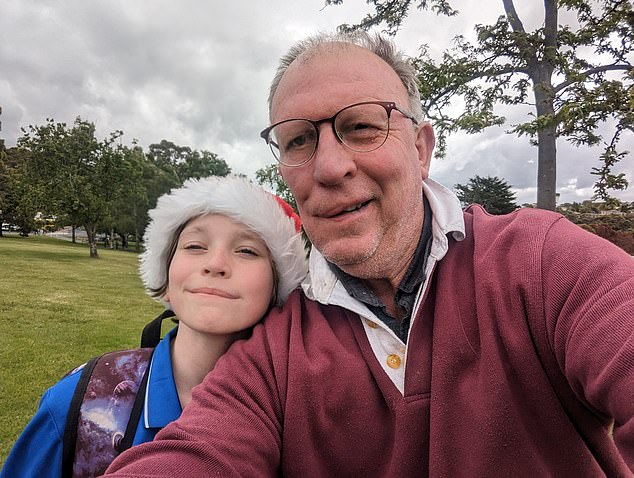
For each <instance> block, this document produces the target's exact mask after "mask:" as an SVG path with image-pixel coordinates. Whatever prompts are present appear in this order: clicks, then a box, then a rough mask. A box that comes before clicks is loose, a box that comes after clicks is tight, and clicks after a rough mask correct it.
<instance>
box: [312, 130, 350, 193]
mask: <svg viewBox="0 0 634 478" xmlns="http://www.w3.org/2000/svg"><path fill="white" fill-rule="evenodd" d="M319 126H320V128H319V141H318V143H317V150H316V151H315V157H314V158H313V163H314V173H313V174H314V177H315V179H316V180H317V181H318V182H320V183H322V184H325V185H336V184H339V182H341V181H342V180H343V179H344V178H347V177H352V176H354V174H355V173H356V171H357V163H356V159H355V152H354V151H352V150H350V149H349V148H347V147H346V146H345V145H344V144H343V143H342V142H341V141H340V140H339V138H338V137H337V136H336V135H335V132H334V128H333V126H332V123H326V124H321V125H319Z"/></svg>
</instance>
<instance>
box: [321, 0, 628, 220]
mask: <svg viewBox="0 0 634 478" xmlns="http://www.w3.org/2000/svg"><path fill="white" fill-rule="evenodd" d="M340 3H343V0H326V4H340ZM368 3H371V4H373V5H374V7H375V12H374V13H372V14H369V15H367V16H366V17H365V18H364V19H363V20H362V21H361V22H360V23H359V24H358V25H355V26H353V27H350V26H348V25H344V26H342V28H343V29H353V28H357V27H361V28H370V27H373V26H376V25H380V24H383V23H384V24H385V25H386V26H387V30H388V32H389V33H391V34H394V33H396V31H397V30H398V29H399V28H400V26H401V24H402V22H403V21H404V19H405V18H406V17H407V14H408V12H409V10H410V6H411V4H412V1H411V0H368ZM543 3H544V22H543V26H542V27H541V28H539V29H537V30H535V31H533V32H530V31H526V30H525V28H524V24H523V23H522V20H521V19H520V18H519V16H518V14H517V11H516V10H515V6H514V2H513V0H502V5H503V7H504V12H505V14H504V15H503V16H500V17H499V18H498V20H497V22H496V23H495V24H493V25H476V26H475V31H476V34H477V43H476V44H472V43H470V42H468V41H467V40H466V39H465V38H464V37H462V36H457V37H456V38H455V39H454V41H455V47H454V48H452V49H450V50H448V51H446V52H445V53H444V55H443V57H442V60H441V61H439V62H436V61H434V60H433V59H432V58H431V56H430V54H429V50H428V48H427V47H426V46H424V45H423V46H422V47H421V54H420V56H419V57H418V58H417V59H415V61H414V64H415V66H416V68H417V70H418V72H419V77H420V81H421V95H422V98H423V109H424V110H425V111H426V114H427V116H428V117H429V118H430V119H431V120H432V122H433V124H434V127H435V129H436V132H437V136H438V149H437V153H436V155H437V156H440V157H442V156H444V155H445V153H446V139H447V136H448V135H449V134H450V133H452V132H456V131H459V130H461V131H466V132H467V133H478V132H480V131H482V130H483V129H484V128H486V127H488V126H492V125H501V124H504V123H505V122H506V119H505V118H504V117H502V116H500V115H498V114H496V113H495V112H494V106H496V105H497V104H501V105H511V106H518V105H530V106H531V107H532V109H533V113H532V115H531V116H532V119H529V120H528V121H526V122H524V123H521V124H516V125H512V126H511V129H510V131H509V132H510V133H514V134H517V135H520V136H522V135H526V136H528V137H529V138H530V140H531V143H532V144H534V145H537V147H538V153H537V155H538V160H537V163H538V172H537V206H538V207H540V208H544V209H550V210H554V209H555V203H556V165H557V149H556V140H557V138H558V137H563V138H566V139H567V140H568V141H569V142H571V143H572V144H574V145H576V146H580V145H597V144H600V143H601V142H604V144H605V146H606V149H605V152H604V154H603V155H602V156H601V157H600V158H599V159H600V161H602V163H603V167H598V168H593V174H596V175H597V176H599V179H598V181H597V189H596V196H597V197H602V198H604V199H605V198H606V197H607V190H608V189H613V190H623V189H625V188H626V187H627V180H626V179H625V176H624V175H623V174H618V175H613V174H612V172H611V170H612V166H613V165H614V164H615V163H616V162H617V161H619V160H620V159H621V158H622V157H623V156H624V155H625V152H623V151H618V143H619V140H620V138H621V136H622V133H623V132H624V131H627V130H629V131H633V130H634V126H633V125H634V121H633V120H634V108H633V106H632V105H633V102H634V67H633V66H632V63H631V52H632V49H633V47H634V34H633V32H634V21H633V20H632V18H633V15H634V13H633V10H632V3H631V0H544V2H543ZM415 5H416V8H418V9H431V10H432V11H434V12H435V13H437V14H444V15H449V16H452V15H456V14H457V13H458V12H457V10H454V9H453V8H452V7H451V5H450V1H448V0H419V1H417V2H415ZM562 10H566V11H570V12H573V13H574V14H576V17H577V23H578V25H577V26H576V27H573V26H569V25H565V26H560V25H559V14H560V12H561V11H562ZM531 92H532V99H529V94H530V93H531ZM456 99H460V100H462V102H463V103H464V108H462V109H461V112H460V113H459V114H457V115H455V116H451V115H449V113H448V112H449V111H450V109H449V106H450V105H451V104H452V102H453V101H455V100H456ZM610 119H611V120H613V121H614V122H615V123H616V126H615V127H614V130H613V132H612V137H611V138H610V139H608V140H607V141H604V138H603V137H602V136H601V134H600V132H599V131H598V128H599V126H600V125H602V124H603V123H605V122H606V121H607V120H610Z"/></svg>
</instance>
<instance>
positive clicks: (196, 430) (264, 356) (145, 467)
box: [106, 299, 290, 478]
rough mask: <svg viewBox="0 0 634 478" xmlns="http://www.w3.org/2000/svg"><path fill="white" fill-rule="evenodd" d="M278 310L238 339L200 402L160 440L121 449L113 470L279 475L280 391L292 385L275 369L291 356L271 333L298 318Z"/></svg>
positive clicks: (182, 477)
mask: <svg viewBox="0 0 634 478" xmlns="http://www.w3.org/2000/svg"><path fill="white" fill-rule="evenodd" d="M289 301H290V299H289ZM287 305H288V301H287ZM276 314H278V311H274V312H273V313H272V314H271V315H270V316H269V317H268V318H267V319H266V320H265V321H264V324H259V325H257V326H256V327H255V329H254V331H253V335H252V337H251V338H250V339H248V340H246V341H239V342H236V343H234V344H233V345H232V347H231V348H230V349H229V350H228V351H227V353H226V354H225V355H224V356H223V357H221V359H220V360H219V361H218V362H217V364H216V366H215V368H214V370H213V371H212V372H211V373H210V374H209V375H208V376H207V377H206V379H205V380H204V381H203V383H202V384H201V385H199V386H197V387H196V388H194V390H193V393H192V401H191V402H190V404H189V405H188V406H187V407H185V409H184V410H183V414H182V415H181V417H180V418H179V419H178V420H176V421H175V422H172V423H171V424H170V425H168V426H167V427H165V428H164V429H163V430H162V431H161V432H159V433H158V434H157V436H156V438H155V440H154V441H153V442H150V443H145V444H142V445H139V446H136V447H133V448H131V449H130V450H128V451H126V452H124V453H123V454H122V455H120V456H119V457H118V458H117V459H116V460H115V461H114V462H113V463H112V465H111V466H110V467H109V468H108V470H107V472H106V474H107V475H108V476H110V475H112V476H121V477H132V476H137V477H147V476H152V477H166V478H167V477H174V476H178V477H179V478H186V477H199V476H226V477H229V476H275V475H277V470H278V469H279V466H280V448H281V433H282V425H281V422H282V411H281V410H282V405H281V398H280V390H283V389H284V385H283V384H282V383H279V381H280V377H281V376H282V375H283V373H282V374H280V373H275V372H276V371H275V362H278V363H281V362H283V361H284V352H283V351H281V350H276V351H275V353H274V352H273V351H272V350H271V343H270V342H269V340H268V338H267V337H270V336H274V337H275V338H276V340H277V339H279V338H282V339H283V336H284V335H285V331H284V330H281V329H279V328H278V329H276V328H275V326H276V324H279V323H283V322H284V321H288V320H290V319H289V318H288V316H286V317H281V316H277V317H276V316H275V315H276ZM280 318H282V320H281V321H280V320H277V319H280ZM284 327H285V326H282V328H284ZM282 341H283V340H282ZM274 355H275V357H273V356H274ZM274 358H275V360H274ZM280 361H281V362H280ZM282 381H283V380H282Z"/></svg>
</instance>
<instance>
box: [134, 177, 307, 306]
mask: <svg viewBox="0 0 634 478" xmlns="http://www.w3.org/2000/svg"><path fill="white" fill-rule="evenodd" d="M214 213H215V214H223V215H225V216H227V217H230V218H231V219H233V220H235V221H237V222H240V223H242V224H244V225H246V226H247V227H249V228H250V229H253V230H254V231H255V232H257V233H258V234H259V235H260V236H261V237H262V239H263V240H264V242H265V243H266V245H267V247H268V248H269V252H270V253H271V257H272V258H273V263H274V265H275V269H276V271H277V275H278V284H277V305H282V304H283V303H284V301H285V300H286V298H287V297H288V295H289V294H290V293H291V292H292V291H293V290H294V289H295V288H297V287H298V286H299V284H300V283H301V281H302V280H303V279H304V277H305V276H306V273H307V272H308V262H307V259H306V249H305V247H304V240H303V238H302V235H301V232H297V230H296V228H295V221H294V220H293V218H291V217H290V216H288V215H287V214H286V212H285V211H284V210H283V208H282V206H281V205H280V204H278V202H277V200H276V199H275V197H274V196H273V195H272V194H270V193H268V192H267V191H265V190H264V189H262V188H261V187H259V186H256V185H254V184H252V183H251V182H249V181H248V180H246V179H244V178H241V177H238V176H227V177H217V176H211V177H208V178H204V179H189V180H187V181H185V183H184V184H183V186H182V187H180V188H178V189H174V190H172V191H171V192H170V193H169V194H164V195H163V196H161V197H160V198H159V199H158V201H157V204H156V208H154V209H152V210H151V211H150V212H149V215H150V223H149V224H148V226H147V228H146V230H145V236H144V242H145V252H143V253H142V254H141V259H140V261H141V263H140V272H141V279H142V280H143V284H144V285H145V287H146V289H147V290H148V292H149V291H150V290H151V289H157V288H159V287H161V285H162V284H163V283H164V282H165V280H166V279H167V258H168V254H169V247H170V244H171V243H172V240H173V238H174V235H175V234H176V231H177V230H178V228H179V227H180V226H181V225H183V224H185V223H186V222H187V221H189V220H190V219H193V218H195V217H198V216H200V215H203V214H214ZM162 302H163V304H165V305H166V306H167V307H170V305H169V303H167V302H165V301H162Z"/></svg>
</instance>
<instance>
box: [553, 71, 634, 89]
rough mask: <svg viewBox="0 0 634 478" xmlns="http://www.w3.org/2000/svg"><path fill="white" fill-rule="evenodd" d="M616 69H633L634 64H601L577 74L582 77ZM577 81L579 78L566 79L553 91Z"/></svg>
mask: <svg viewBox="0 0 634 478" xmlns="http://www.w3.org/2000/svg"><path fill="white" fill-rule="evenodd" d="M617 70H621V71H634V66H632V65H602V66H597V67H595V68H590V69H589V70H586V71H584V72H582V73H579V75H580V76H581V77H583V78H587V77H589V76H592V75H594V74H596V73H602V72H604V71H617ZM578 82H579V78H574V79H570V80H566V81H563V82H561V83H559V84H558V85H556V86H554V87H553V90H554V91H555V93H559V92H560V91H561V90H563V89H565V88H568V87H569V86H570V85H572V84H573V83H578Z"/></svg>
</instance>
